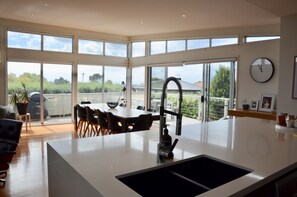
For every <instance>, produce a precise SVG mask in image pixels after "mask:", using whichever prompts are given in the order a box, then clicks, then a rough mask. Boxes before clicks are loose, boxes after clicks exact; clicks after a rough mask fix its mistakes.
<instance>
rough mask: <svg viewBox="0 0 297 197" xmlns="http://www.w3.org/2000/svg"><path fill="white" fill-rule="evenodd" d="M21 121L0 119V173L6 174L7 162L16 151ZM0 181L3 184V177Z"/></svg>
mask: <svg viewBox="0 0 297 197" xmlns="http://www.w3.org/2000/svg"><path fill="white" fill-rule="evenodd" d="M22 125H23V122H21V121H18V120H12V119H0V174H3V175H4V177H5V176H6V175H7V170H8V169H9V163H10V162H11V160H12V158H13V156H14V155H15V153H16V150H17V147H18V144H19V140H20V135H21V131H22ZM0 182H1V183H3V184H5V182H6V180H5V179H4V178H2V179H0Z"/></svg>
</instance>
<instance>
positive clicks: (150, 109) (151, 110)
mask: <svg viewBox="0 0 297 197" xmlns="http://www.w3.org/2000/svg"><path fill="white" fill-rule="evenodd" d="M147 111H149V112H157V110H155V109H154V108H149V109H147Z"/></svg>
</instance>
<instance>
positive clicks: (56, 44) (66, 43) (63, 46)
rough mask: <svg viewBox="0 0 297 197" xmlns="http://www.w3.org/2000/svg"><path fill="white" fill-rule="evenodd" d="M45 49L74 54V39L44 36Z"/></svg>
mask: <svg viewBox="0 0 297 197" xmlns="http://www.w3.org/2000/svg"><path fill="white" fill-rule="evenodd" d="M43 49H44V50H45V51H58V52H68V53H71V52H72V38H64V37H56V36H43Z"/></svg>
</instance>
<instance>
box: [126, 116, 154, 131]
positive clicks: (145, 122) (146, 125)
mask: <svg viewBox="0 0 297 197" xmlns="http://www.w3.org/2000/svg"><path fill="white" fill-rule="evenodd" d="M152 123H153V120H152V114H141V115H139V116H138V118H137V120H136V122H135V123H134V124H133V125H132V129H131V130H130V131H143V130H149V129H150V128H151V126H152Z"/></svg>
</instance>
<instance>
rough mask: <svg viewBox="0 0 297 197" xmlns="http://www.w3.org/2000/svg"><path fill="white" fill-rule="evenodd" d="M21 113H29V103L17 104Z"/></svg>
mask: <svg viewBox="0 0 297 197" xmlns="http://www.w3.org/2000/svg"><path fill="white" fill-rule="evenodd" d="M16 106H17V109H18V113H19V115H24V114H27V113H28V107H29V103H17V104H16Z"/></svg>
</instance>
